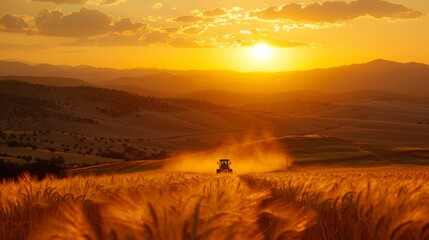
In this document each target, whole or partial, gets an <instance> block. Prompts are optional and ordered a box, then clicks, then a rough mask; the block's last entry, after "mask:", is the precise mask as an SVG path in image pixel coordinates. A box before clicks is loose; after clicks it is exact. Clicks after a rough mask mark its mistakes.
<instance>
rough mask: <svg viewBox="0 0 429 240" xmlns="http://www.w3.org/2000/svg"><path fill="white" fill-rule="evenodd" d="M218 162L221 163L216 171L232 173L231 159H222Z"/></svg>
mask: <svg viewBox="0 0 429 240" xmlns="http://www.w3.org/2000/svg"><path fill="white" fill-rule="evenodd" d="M217 164H218V165H219V169H216V173H217V174H219V173H232V169H231V168H230V167H229V166H231V161H230V160H229V159H220V160H219V161H218V162H217Z"/></svg>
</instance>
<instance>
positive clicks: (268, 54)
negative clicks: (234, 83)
mask: <svg viewBox="0 0 429 240" xmlns="http://www.w3.org/2000/svg"><path fill="white" fill-rule="evenodd" d="M273 52H274V50H273V48H272V47H270V46H268V45H267V44H265V43H258V44H256V45H254V46H253V47H252V48H251V53H252V56H253V58H254V59H256V60H258V61H266V60H269V59H270V58H272V56H273Z"/></svg>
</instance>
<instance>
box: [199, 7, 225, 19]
mask: <svg viewBox="0 0 429 240" xmlns="http://www.w3.org/2000/svg"><path fill="white" fill-rule="evenodd" d="M226 14H228V13H227V12H226V11H225V10H224V9H222V8H215V9H213V10H209V11H206V12H203V15H204V16H207V17H216V16H223V15H226Z"/></svg>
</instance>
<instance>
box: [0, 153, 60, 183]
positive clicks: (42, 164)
mask: <svg viewBox="0 0 429 240" xmlns="http://www.w3.org/2000/svg"><path fill="white" fill-rule="evenodd" d="M65 170H66V165H65V161H64V158H63V157H61V156H58V157H55V156H54V157H52V158H51V159H40V158H36V159H35V161H34V162H32V163H25V164H19V163H16V162H10V161H5V160H3V159H2V158H0V179H8V178H15V179H16V178H17V177H19V176H21V175H22V174H24V173H30V174H31V175H32V176H36V177H37V178H38V179H43V178H45V177H46V176H48V175H52V176H55V177H59V178H62V177H65V176H66V171H65Z"/></svg>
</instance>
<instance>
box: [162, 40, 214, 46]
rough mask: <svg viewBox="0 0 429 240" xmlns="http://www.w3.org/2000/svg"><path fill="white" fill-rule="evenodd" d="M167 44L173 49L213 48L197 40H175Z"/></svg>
mask: <svg viewBox="0 0 429 240" xmlns="http://www.w3.org/2000/svg"><path fill="white" fill-rule="evenodd" d="M169 44H170V46H172V47H175V48H213V46H210V45H207V44H205V43H204V41H203V40H202V39H197V38H175V39H174V40H172V41H171V42H170V43H169Z"/></svg>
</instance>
